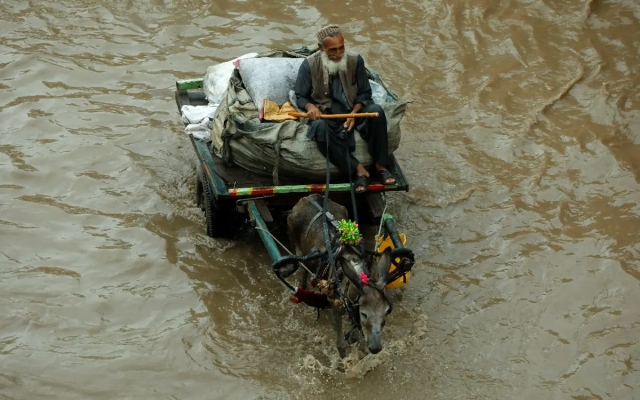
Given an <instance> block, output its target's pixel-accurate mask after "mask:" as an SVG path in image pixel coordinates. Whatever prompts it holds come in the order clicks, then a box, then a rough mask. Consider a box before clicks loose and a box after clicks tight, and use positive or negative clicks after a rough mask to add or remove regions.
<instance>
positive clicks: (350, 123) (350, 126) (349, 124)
mask: <svg viewBox="0 0 640 400" xmlns="http://www.w3.org/2000/svg"><path fill="white" fill-rule="evenodd" d="M355 125H356V119H355V118H347V120H346V121H345V122H344V127H345V128H347V132H351V131H352V130H353V127H354V126H355Z"/></svg>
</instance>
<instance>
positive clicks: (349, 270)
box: [342, 261, 364, 292]
mask: <svg viewBox="0 0 640 400" xmlns="http://www.w3.org/2000/svg"><path fill="white" fill-rule="evenodd" d="M342 271H343V272H344V275H345V276H346V277H347V279H349V281H351V283H352V284H353V286H355V287H356V289H358V291H359V292H362V291H363V290H364V284H363V283H362V281H361V280H360V276H359V275H358V273H357V272H356V270H355V269H354V268H353V267H352V266H351V264H349V263H348V262H344V261H343V262H342Z"/></svg>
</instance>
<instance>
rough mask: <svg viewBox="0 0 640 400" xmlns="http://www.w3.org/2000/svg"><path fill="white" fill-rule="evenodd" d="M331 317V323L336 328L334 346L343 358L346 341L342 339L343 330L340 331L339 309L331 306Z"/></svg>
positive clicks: (345, 351) (340, 316) (340, 315)
mask: <svg viewBox="0 0 640 400" xmlns="http://www.w3.org/2000/svg"><path fill="white" fill-rule="evenodd" d="M331 317H332V318H333V324H334V327H335V329H336V347H337V348H338V353H339V354H340V358H344V357H345V356H346V355H347V342H346V341H345V340H344V332H343V331H342V314H341V313H340V310H339V309H337V308H335V307H331Z"/></svg>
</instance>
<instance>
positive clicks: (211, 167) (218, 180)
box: [175, 79, 413, 282]
mask: <svg viewBox="0 0 640 400" xmlns="http://www.w3.org/2000/svg"><path fill="white" fill-rule="evenodd" d="M175 100H176V104H177V106H178V112H180V110H181V109H182V106H184V105H194V106H195V105H206V104H207V100H206V98H205V94H204V91H203V80H202V79H186V80H178V81H177V82H176V90H175ZM189 139H190V141H191V144H192V145H193V149H194V150H195V153H196V155H197V167H196V199H195V201H196V203H197V205H198V206H199V207H200V208H201V209H202V210H203V211H204V223H205V227H206V232H207V235H208V236H211V237H213V238H231V239H234V238H237V237H238V236H239V235H240V232H241V231H242V228H243V227H246V226H247V225H248V226H249V227H250V228H252V229H255V231H257V233H258V235H259V237H260V239H261V240H262V242H263V243H264V245H265V247H266V249H267V251H268V253H269V255H270V257H271V259H272V260H273V262H274V263H277V262H278V261H282V260H283V259H284V258H286V257H284V256H283V255H282V254H281V253H280V250H279V248H278V245H277V243H276V240H275V237H274V236H273V235H272V234H270V233H269V231H270V228H272V227H273V226H274V225H275V224H277V223H278V222H280V223H281V222H282V221H283V219H282V216H283V215H284V216H286V213H287V212H288V211H289V210H291V208H292V207H293V206H294V205H295V204H296V203H297V202H298V201H299V200H300V199H301V198H302V197H305V196H307V195H309V194H311V193H326V192H328V193H329V194H330V197H331V200H333V201H335V202H337V203H340V204H342V205H343V206H345V207H346V208H347V210H349V214H350V216H351V215H353V214H354V212H357V215H358V217H359V222H360V225H362V226H366V225H375V226H376V227H378V226H381V227H382V228H383V229H384V235H383V238H381V239H384V242H385V243H386V245H387V246H392V247H393V248H394V249H395V250H405V253H402V254H405V255H406V251H407V250H409V249H405V248H404V243H405V237H404V235H402V234H399V233H398V231H397V228H396V225H395V221H394V218H393V216H392V215H390V214H388V213H385V207H384V199H383V193H385V192H392V191H408V190H409V184H408V182H407V180H406V178H405V176H404V174H403V172H402V169H401V168H400V165H399V164H398V162H397V160H396V158H395V157H393V155H392V156H391V159H392V165H391V166H390V168H389V169H390V170H391V171H392V172H393V174H394V176H395V178H396V183H395V184H393V185H383V184H378V183H371V184H369V186H368V190H367V191H366V192H365V193H359V194H356V195H355V204H356V208H357V211H356V210H354V209H353V206H352V204H353V201H352V197H351V195H352V194H351V184H350V183H349V182H348V181H337V182H332V183H330V184H329V187H328V188H327V185H326V184H325V183H324V182H308V181H307V182H305V181H295V180H282V179H281V182H280V184H279V185H277V186H274V185H273V182H272V178H271V176H269V175H261V174H257V173H254V172H251V171H247V170H245V169H243V168H240V167H238V166H233V165H231V166H230V165H228V164H227V163H225V162H224V161H223V160H222V159H221V158H219V157H217V156H216V155H215V154H214V153H213V151H212V147H211V142H207V141H205V140H201V139H197V138H195V137H194V136H193V135H189ZM379 244H380V243H379ZM378 248H379V246H378ZM409 252H410V250H409ZM398 257H399V258H398V259H396V261H395V262H394V265H397V266H400V265H401V266H402V267H401V268H397V269H398V270H400V269H402V271H403V279H404V282H406V279H407V278H406V272H408V271H409V270H410V269H411V266H412V265H413V257H412V256H411V257H402V256H401V254H400V253H399V254H398ZM400 258H401V259H400Z"/></svg>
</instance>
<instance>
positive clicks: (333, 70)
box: [320, 51, 347, 75]
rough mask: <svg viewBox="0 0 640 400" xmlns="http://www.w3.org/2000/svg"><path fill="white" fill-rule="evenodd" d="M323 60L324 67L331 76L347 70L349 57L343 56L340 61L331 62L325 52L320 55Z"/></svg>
mask: <svg viewBox="0 0 640 400" xmlns="http://www.w3.org/2000/svg"><path fill="white" fill-rule="evenodd" d="M320 57H321V58H322V65H324V67H325V68H326V69H327V72H329V75H335V74H337V73H338V72H345V71H346V70H347V55H346V54H343V55H342V58H341V59H340V61H338V62H336V61H331V60H330V59H329V56H328V55H327V53H325V52H324V51H323V52H322V54H321V55H320Z"/></svg>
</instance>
